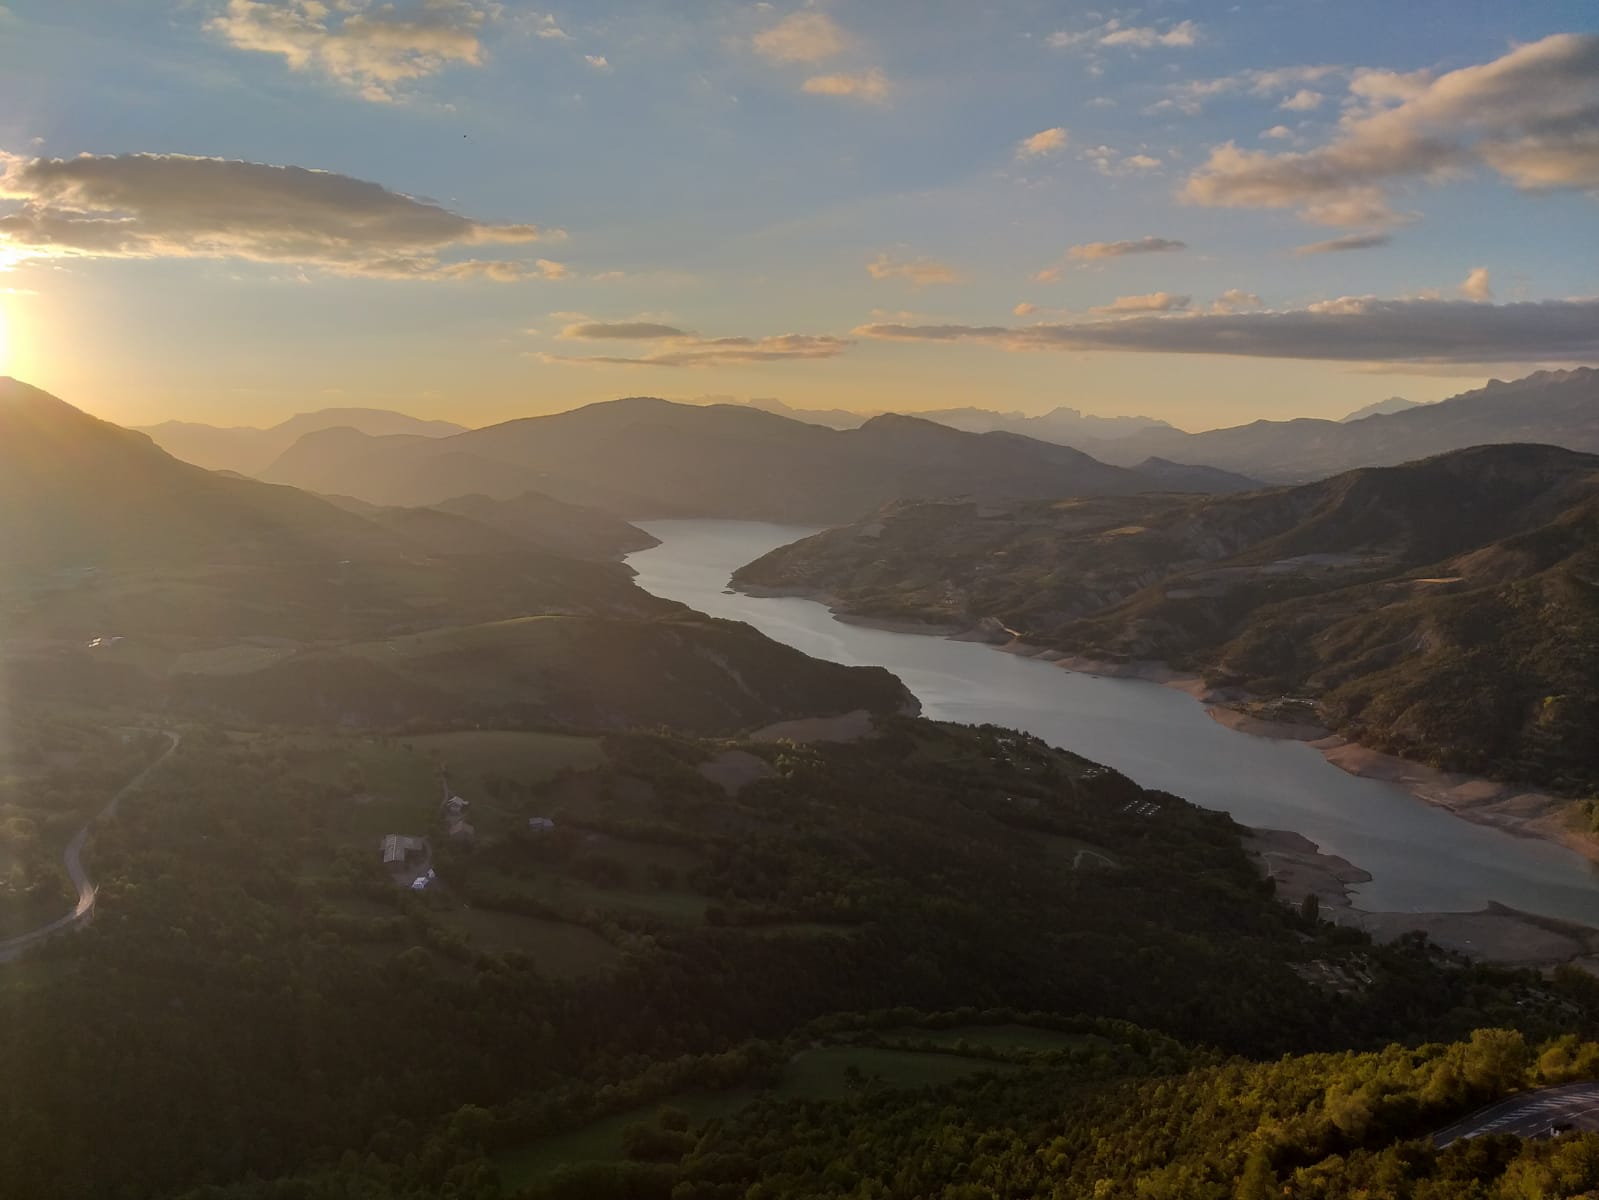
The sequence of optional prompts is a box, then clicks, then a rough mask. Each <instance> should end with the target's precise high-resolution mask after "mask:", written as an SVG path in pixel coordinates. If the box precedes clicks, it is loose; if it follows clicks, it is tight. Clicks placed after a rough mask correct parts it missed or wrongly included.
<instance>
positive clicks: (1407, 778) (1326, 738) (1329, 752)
mask: <svg viewBox="0 0 1599 1200" xmlns="http://www.w3.org/2000/svg"><path fill="white" fill-rule="evenodd" d="M1004 648H1005V649H1007V650H1012V652H1013V653H1018V654H1028V655H1031V656H1033V657H1038V658H1043V659H1045V660H1046V661H1051V662H1054V663H1056V664H1057V665H1059V666H1061V667H1064V668H1066V669H1067V670H1070V671H1087V672H1090V673H1092V674H1095V675H1108V676H1112V677H1115V678H1121V679H1143V680H1147V681H1149V682H1151V683H1159V684H1162V685H1164V686H1166V687H1174V688H1177V689H1178V690H1179V691H1184V692H1187V693H1188V694H1189V695H1190V696H1192V697H1194V699H1196V700H1198V701H1199V702H1200V703H1201V704H1203V705H1204V706H1205V710H1206V712H1208V713H1209V714H1210V717H1211V719H1212V720H1214V721H1217V722H1219V723H1220V724H1222V725H1225V726H1226V727H1227V728H1228V729H1232V730H1236V731H1238V732H1239V733H1249V734H1253V735H1255V736H1256V737H1268V738H1279V739H1283V740H1288V741H1297V742H1305V743H1306V744H1307V745H1309V746H1310V747H1311V748H1312V749H1315V750H1318V751H1320V752H1321V755H1322V757H1323V758H1325V759H1326V760H1327V761H1328V762H1330V763H1332V764H1333V766H1335V767H1338V768H1340V769H1341V770H1344V771H1348V772H1349V773H1350V774H1351V775H1359V776H1361V777H1362V778H1365V779H1380V780H1383V781H1384V782H1386V783H1392V784H1394V785H1395V786H1397V787H1400V788H1402V789H1404V790H1405V791H1407V792H1409V793H1410V794H1411V795H1412V796H1414V797H1416V798H1417V799H1418V800H1424V801H1426V802H1427V803H1428V804H1435V805H1437V806H1438V807H1440V808H1446V809H1448V810H1449V811H1450V812H1452V813H1454V814H1455V815H1456V816H1457V817H1461V818H1462V819H1464V820H1467V821H1475V822H1476V823H1477V824H1479V825H1491V826H1493V827H1494V828H1495V829H1501V830H1503V831H1504V832H1506V833H1510V834H1514V835H1515V836H1517V837H1527V838H1536V839H1539V840H1541V841H1546V842H1555V843H1558V844H1559V845H1562V846H1565V847H1567V848H1568V849H1571V850H1575V851H1576V852H1577V853H1578V854H1581V855H1582V856H1583V857H1584V858H1587V859H1588V860H1589V861H1591V862H1599V838H1596V837H1595V836H1594V835H1593V834H1590V833H1586V832H1584V831H1583V830H1581V829H1578V828H1575V827H1574V826H1573V825H1572V824H1571V823H1570V820H1569V817H1570V814H1571V802H1570V801H1569V800H1563V799H1561V798H1560V797H1558V796H1551V795H1549V794H1548V793H1546V792H1540V791H1538V790H1536V789H1535V788H1532V787H1530V786H1527V785H1524V784H1516V783H1504V782H1501V781H1499V780H1493V779H1483V778H1480V777H1478V776H1474V775H1463V774H1460V773H1458V772H1454V771H1443V770H1439V769H1438V768H1437V767H1429V766H1427V765H1426V764H1425V763H1418V762H1412V761H1411V760H1409V759H1405V758H1399V757H1397V756H1396V755H1392V754H1385V753H1384V752H1383V751H1381V750H1374V749H1372V748H1371V747H1369V746H1362V745H1360V744H1359V743H1358V742H1351V741H1349V740H1348V739H1347V738H1344V737H1340V736H1339V735H1338V734H1336V733H1334V732H1333V731H1332V730H1330V729H1328V728H1326V727H1325V726H1322V725H1317V724H1314V723H1311V722H1287V721H1275V720H1268V719H1265V718H1262V717H1258V716H1255V715H1253V714H1251V713H1248V712H1244V711H1242V710H1241V709H1239V708H1236V707H1233V706H1234V705H1236V704H1239V703H1240V702H1242V700H1243V699H1244V698H1241V697H1239V696H1237V695H1234V694H1229V693H1223V692H1218V691H1217V690H1216V689H1214V688H1211V687H1210V686H1209V685H1208V684H1207V683H1206V682H1205V681H1204V680H1203V679H1202V678H1200V677H1199V676H1197V675H1191V674H1185V673H1183V672H1179V671H1175V670H1173V669H1172V668H1170V667H1168V666H1166V665H1165V664H1164V663H1158V662H1133V663H1111V662H1102V661H1099V660H1096V659H1091V658H1085V657H1082V656H1079V655H1063V654H1060V653H1058V652H1055V651H1050V650H1043V651H1040V652H1036V653H1035V650H1034V648H1033V647H1031V646H1026V645H1020V644H1015V643H1013V644H1012V645H1007V646H1006V647H1004Z"/></svg>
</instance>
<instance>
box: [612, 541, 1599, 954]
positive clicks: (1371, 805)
mask: <svg viewBox="0 0 1599 1200" xmlns="http://www.w3.org/2000/svg"><path fill="white" fill-rule="evenodd" d="M641 524H642V526H643V528H645V529H647V530H649V532H650V533H652V534H654V535H655V536H656V537H658V538H660V539H661V544H660V545H659V546H657V547H655V548H653V549H650V550H644V551H641V552H639V553H637V554H634V555H631V556H630V557H629V558H628V560H627V561H628V563H629V564H630V565H631V566H632V567H633V568H634V569H635V570H636V571H637V572H638V582H639V584H640V586H642V587H643V588H645V589H646V590H647V591H650V592H653V593H655V594H656V595H658V596H665V597H668V598H670V599H673V600H679V601H682V602H683V603H684V604H687V605H689V606H691V607H693V608H696V609H698V610H700V611H701V612H705V613H710V614H711V615H713V616H718V617H728V618H731V619H732V620H736V621H747V622H748V623H749V624H751V625H753V626H755V628H757V629H759V630H760V631H761V632H762V633H764V634H766V635H767V636H768V637H771V638H774V639H775V640H777V641H780V642H786V643H788V644H789V645H790V646H793V647H795V648H796V649H799V650H803V651H805V652H806V653H807V654H810V655H813V656H815V657H817V658H823V659H829V660H831V661H833V662H837V663H844V664H847V665H851V666H868V665H870V666H881V667H886V668H888V669H889V670H890V671H892V672H893V673H894V674H896V675H898V676H899V677H900V679H902V680H904V682H905V684H906V686H907V687H909V688H910V689H911V691H912V692H914V693H915V694H916V697H917V698H918V699H919V700H920V701H921V702H922V710H923V712H924V714H925V715H926V716H928V717H932V718H934V719H936V720H943V721H963V722H969V723H972V724H981V723H983V722H992V723H994V724H996V725H1004V726H1009V727H1011V728H1014V729H1022V730H1025V731H1027V732H1028V733H1032V734H1035V735H1037V736H1038V737H1041V738H1043V739H1045V740H1046V741H1048V742H1050V743H1052V744H1054V745H1056V746H1061V747H1064V748H1065V749H1068V750H1072V751H1075V752H1077V753H1079V754H1082V755H1084V756H1085V757H1087V758H1091V759H1093V760H1095V761H1097V762H1102V763H1105V764H1106V765H1108V766H1111V767H1114V768H1115V769H1116V770H1118V771H1121V772H1123V773H1124V774H1126V775H1128V776H1130V777H1131V778H1133V779H1135V780H1137V781H1138V782H1139V783H1140V784H1143V785H1144V786H1145V787H1152V788H1160V789H1163V790H1165V791H1169V792H1173V793H1175V794H1176V795H1179V796H1183V797H1185V798H1187V799H1189V800H1192V801H1193V802H1195V803H1196V804H1201V805H1204V806H1205V807H1207V808H1212V809H1220V810H1222V811H1225V812H1228V813H1231V814H1232V816H1233V817H1235V818H1236V819H1237V820H1239V821H1241V822H1243V823H1244V824H1246V825H1257V826H1266V827H1269V828H1273V829H1291V830H1293V831H1294V832H1296V833H1300V834H1303V835H1304V836H1305V837H1308V838H1309V839H1310V840H1311V841H1313V842H1315V843H1316V844H1317V845H1319V846H1320V847H1321V848H1322V849H1323V850H1324V851H1326V852H1328V853H1332V854H1339V855H1342V856H1343V857H1345V858H1347V859H1348V860H1349V861H1350V862H1353V863H1355V864H1356V865H1358V866H1360V867H1363V868H1364V869H1365V870H1367V871H1369V872H1370V873H1371V875H1372V877H1373V878H1372V881H1371V882H1370V883H1368V884H1363V885H1360V886H1359V887H1357V888H1355V889H1354V898H1355V903H1356V904H1357V905H1359V906H1360V907H1362V908H1365V909H1368V910H1373V911H1378V910H1388V911H1399V912H1470V911H1475V910H1477V909H1480V908H1482V907H1483V906H1484V905H1485V904H1486V903H1488V901H1490V900H1496V901H1498V902H1499V903H1501V904H1506V905H1509V906H1510V907H1512V908H1517V909H1521V910H1522V911H1525V912H1531V913H1537V914H1540V915H1544V916H1552V917H1563V918H1565V919H1568V920H1573V921H1580V922H1582V923H1584V924H1587V925H1595V926H1599V869H1596V868H1595V867H1594V866H1593V865H1592V864H1590V863H1589V862H1588V861H1587V860H1586V859H1584V858H1582V857H1581V856H1580V855H1578V854H1576V853H1575V852H1573V851H1570V850H1567V849H1565V848H1564V847H1562V846H1556V845H1553V844H1551V843H1548V842H1542V841H1535V840H1532V839H1530V838H1518V837H1515V836H1513V835H1511V834H1508V833H1504V832H1502V831H1500V830H1497V829H1492V828H1489V827H1488V826H1484V825H1475V824H1472V823H1471V822H1469V821H1465V820H1462V819H1461V818H1459V817H1456V816H1454V815H1453V814H1451V813H1449V812H1447V811H1446V810H1444V809H1441V808H1437V807H1434V806H1432V805H1429V804H1427V803H1425V802H1424V801H1421V800H1418V799H1416V798H1415V797H1413V796H1411V795H1410V794H1409V793H1407V792H1405V791H1403V790H1402V789H1400V788H1398V787H1395V786H1393V785H1391V784H1387V783H1383V782H1380V781H1378V780H1372V779H1362V778H1359V777H1357V776H1354V775H1350V774H1347V773H1346V772H1344V771H1341V770H1339V769H1338V768H1337V767H1335V766H1333V765H1332V764H1331V763H1329V762H1327V761H1326V760H1325V759H1324V758H1322V757H1321V755H1320V754H1318V753H1317V752H1316V751H1315V750H1313V749H1311V748H1310V747H1308V746H1305V745H1302V744H1301V743H1298V742H1290V741H1277V740H1273V739H1269V738H1262V737H1256V736H1253V735H1250V734H1244V733H1236V732H1234V731H1232V730H1230V729H1227V728H1225V727H1223V726H1222V725H1219V724H1218V723H1216V722H1215V721H1213V720H1211V719H1210V717H1209V716H1208V715H1207V714H1206V712H1205V710H1204V708H1203V706H1202V705H1200V704H1199V703H1198V702H1196V701H1195V700H1193V699H1192V698H1191V697H1189V696H1187V695H1186V694H1184V693H1182V692H1179V691H1176V690H1174V689H1172V688H1166V687H1161V686H1159V685H1158V684H1153V683H1145V682H1142V681H1139V680H1127V679H1106V678H1100V677H1096V676H1093V675H1085V674H1079V673H1076V672H1071V671H1065V670H1062V669H1061V668H1059V667H1055V666H1051V665H1050V664H1048V663H1044V662H1039V661H1037V660H1034V659H1029V658H1024V657H1020V656H1018V655H1014V654H1002V653H999V652H998V651H996V650H995V649H994V648H993V647H991V646H985V645H981V644H978V643H973V642H952V641H949V640H947V639H945V638H939V637H928V636H925V635H922V634H906V633H892V632H888V631H885V630H880V629H870V628H867V627H865V626H860V625H851V624H847V623H845V622H842V621H838V620H836V619H834V617H833V616H832V614H831V613H830V612H829V611H828V610H827V608H826V607H825V606H823V605H821V604H818V603H816V602H814V601H811V600H801V599H794V598H776V599H772V598H758V597H751V596H745V595H742V594H728V593H727V590H726V589H727V586H728V579H729V577H730V576H731V574H732V572H733V571H734V570H735V569H737V568H738V567H741V566H743V565H744V564H745V563H747V562H750V561H751V560H752V559H755V558H759V557H760V556H761V555H762V554H765V553H766V552H767V551H768V550H772V549H775V548H776V547H778V546H781V545H785V544H787V543H788V542H791V541H794V540H796V539H797V538H800V537H804V536H806V535H807V534H809V533H812V532H814V530H812V529H805V528H795V527H792V526H785V525H769V524H764V523H759V522H752V521H713V520H669V521H649V522H642V523H641Z"/></svg>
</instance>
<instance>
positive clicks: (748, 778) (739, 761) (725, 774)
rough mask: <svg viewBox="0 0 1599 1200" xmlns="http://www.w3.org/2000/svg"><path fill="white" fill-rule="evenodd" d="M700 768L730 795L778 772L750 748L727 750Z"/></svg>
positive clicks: (702, 773) (704, 774) (702, 772)
mask: <svg viewBox="0 0 1599 1200" xmlns="http://www.w3.org/2000/svg"><path fill="white" fill-rule="evenodd" d="M698 770H699V773H700V774H701V775H703V776H705V778H707V779H709V780H710V781H711V782H712V783H714V784H717V785H718V786H720V787H721V789H722V790H723V791H725V792H726V793H727V794H728V795H729V796H736V795H738V794H739V793H740V792H742V791H743V790H744V789H745V788H747V787H748V786H749V785H750V784H752V783H754V782H756V781H757V780H760V779H771V778H772V777H773V776H775V775H776V774H777V772H776V771H774V770H772V767H771V764H770V763H768V762H767V761H766V760H765V759H764V758H757V757H756V756H755V755H753V754H751V753H750V752H749V751H748V750H725V751H723V752H722V753H721V754H718V755H717V756H716V757H715V758H713V759H711V761H710V762H704V763H701V764H700V765H699V768H698Z"/></svg>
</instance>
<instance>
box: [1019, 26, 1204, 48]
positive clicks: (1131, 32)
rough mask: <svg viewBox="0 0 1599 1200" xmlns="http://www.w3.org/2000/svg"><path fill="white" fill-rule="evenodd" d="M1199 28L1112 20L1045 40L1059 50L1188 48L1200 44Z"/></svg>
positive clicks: (1064, 31) (1053, 35)
mask: <svg viewBox="0 0 1599 1200" xmlns="http://www.w3.org/2000/svg"><path fill="white" fill-rule="evenodd" d="M1199 36H1200V32H1199V26H1198V25H1196V24H1194V22H1192V21H1178V22H1177V23H1176V24H1168V25H1166V26H1164V27H1159V26H1155V25H1126V24H1123V23H1122V22H1121V21H1119V20H1115V19H1112V20H1109V21H1106V22H1105V23H1104V24H1102V25H1096V26H1094V27H1092V28H1089V29H1082V30H1077V31H1070V30H1064V29H1063V30H1061V31H1059V32H1057V33H1052V34H1050V35H1049V37H1047V38H1046V39H1044V40H1045V41H1046V42H1047V43H1048V44H1049V45H1051V46H1053V47H1055V48H1056V49H1078V48H1084V47H1093V46H1105V47H1111V48H1114V47H1124V48H1128V49H1134V50H1149V49H1154V48H1156V47H1188V46H1193V45H1197V44H1198V42H1199Z"/></svg>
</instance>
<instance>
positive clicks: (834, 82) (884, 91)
mask: <svg viewBox="0 0 1599 1200" xmlns="http://www.w3.org/2000/svg"><path fill="white" fill-rule="evenodd" d="M800 88H801V90H802V91H805V92H809V93H810V94H811V95H813V96H849V97H851V98H853V99H856V100H865V101H868V102H869V103H872V104H880V103H882V102H883V101H884V100H886V99H888V93H889V90H890V85H889V82H888V76H887V75H885V74H883V72H882V69H881V68H879V67H872V68H871V69H870V70H866V71H860V72H857V73H856V74H853V75H812V76H811V77H810V78H809V79H807V80H806V81H805V82H804V83H803V84H801V85H800Z"/></svg>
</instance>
